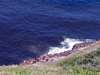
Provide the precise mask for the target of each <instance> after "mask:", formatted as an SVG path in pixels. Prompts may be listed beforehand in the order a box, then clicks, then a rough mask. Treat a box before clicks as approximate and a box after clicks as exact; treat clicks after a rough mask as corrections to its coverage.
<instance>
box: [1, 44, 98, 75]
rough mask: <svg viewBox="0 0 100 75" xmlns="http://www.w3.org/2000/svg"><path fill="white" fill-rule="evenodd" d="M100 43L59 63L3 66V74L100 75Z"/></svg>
mask: <svg viewBox="0 0 100 75" xmlns="http://www.w3.org/2000/svg"><path fill="white" fill-rule="evenodd" d="M99 47H100V43H96V44H95V45H91V46H90V47H87V48H85V49H81V50H79V51H77V52H75V53H73V54H71V55H70V56H68V57H67V58H65V59H64V60H62V61H59V63H58V64H54V63H53V64H46V63H37V64H34V65H24V66H15V67H12V66H1V67H0V74H1V75H100V59H99V58H100V48H99Z"/></svg>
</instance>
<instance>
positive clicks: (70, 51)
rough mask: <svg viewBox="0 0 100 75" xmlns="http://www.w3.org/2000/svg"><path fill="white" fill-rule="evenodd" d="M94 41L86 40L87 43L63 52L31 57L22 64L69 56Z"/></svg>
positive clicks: (50, 60)
mask: <svg viewBox="0 0 100 75" xmlns="http://www.w3.org/2000/svg"><path fill="white" fill-rule="evenodd" d="M92 43H93V42H86V43H81V44H76V45H74V47H73V48H72V50H69V51H65V52H62V53H56V54H49V55H42V56H40V57H38V58H31V59H28V60H24V61H23V62H22V63H21V64H34V63H37V62H53V61H55V60H56V59H57V58H58V57H63V56H68V55H69V54H71V53H72V52H74V51H76V50H78V49H80V48H83V47H86V46H89V45H90V44H92Z"/></svg>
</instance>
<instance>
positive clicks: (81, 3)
mask: <svg viewBox="0 0 100 75" xmlns="http://www.w3.org/2000/svg"><path fill="white" fill-rule="evenodd" d="M99 39H100V1H99V0H0V65H11V64H19V63H21V62H22V61H23V60H25V59H29V58H33V57H38V56H40V55H42V54H45V53H47V54H50V53H51V54H52V52H54V53H59V52H62V51H64V50H63V49H62V48H64V49H65V50H68V49H71V48H72V46H73V45H74V44H76V43H80V42H83V40H88V41H94V40H99ZM62 46H63V47H62Z"/></svg>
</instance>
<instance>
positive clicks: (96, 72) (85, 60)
mask: <svg viewBox="0 0 100 75" xmlns="http://www.w3.org/2000/svg"><path fill="white" fill-rule="evenodd" d="M60 66H63V69H64V70H66V71H69V72H70V73H71V75H100V48H99V49H97V51H94V52H92V53H89V54H87V55H85V56H82V57H73V58H72V59H70V60H69V61H63V62H61V63H60Z"/></svg>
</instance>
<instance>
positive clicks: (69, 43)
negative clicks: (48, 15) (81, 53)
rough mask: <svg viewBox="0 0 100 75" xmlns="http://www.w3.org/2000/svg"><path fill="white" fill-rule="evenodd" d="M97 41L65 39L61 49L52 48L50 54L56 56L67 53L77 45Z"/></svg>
mask: <svg viewBox="0 0 100 75" xmlns="http://www.w3.org/2000/svg"><path fill="white" fill-rule="evenodd" d="M93 41H95V40H92V39H73V38H65V39H64V41H62V42H61V43H60V46H59V47H50V48H49V52H48V54H56V53H61V52H65V51H69V50H72V48H73V46H74V45H75V44H80V43H85V42H93Z"/></svg>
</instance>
